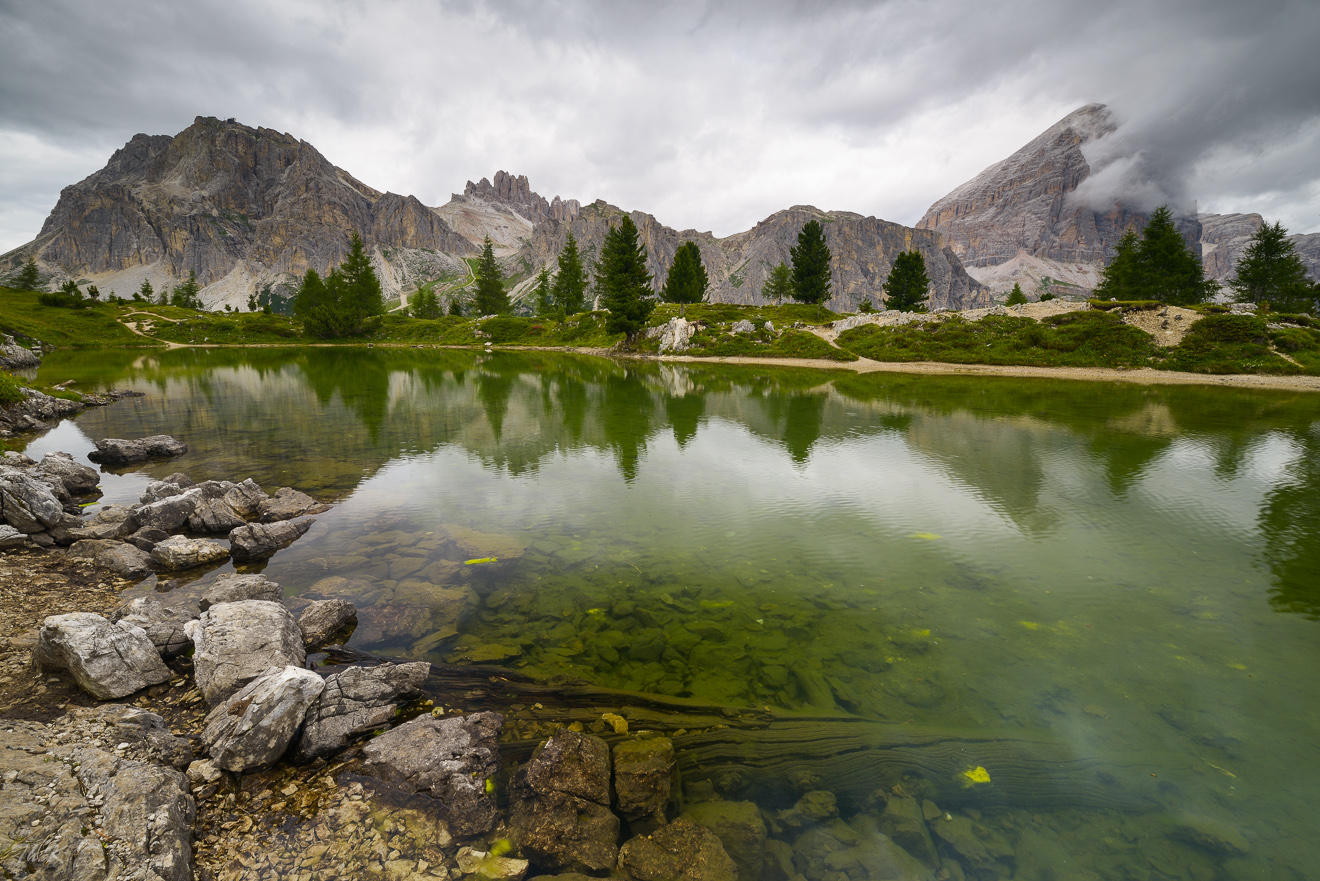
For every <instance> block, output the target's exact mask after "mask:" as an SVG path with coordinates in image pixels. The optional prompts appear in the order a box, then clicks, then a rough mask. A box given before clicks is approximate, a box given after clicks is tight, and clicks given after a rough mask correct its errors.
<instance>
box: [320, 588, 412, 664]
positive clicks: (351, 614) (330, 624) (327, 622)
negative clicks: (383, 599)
mask: <svg viewBox="0 0 1320 881" xmlns="http://www.w3.org/2000/svg"><path fill="white" fill-rule="evenodd" d="M356 621H357V607H356V606H354V605H353V604H352V603H350V602H349V601H348V600H313V601H312V602H310V603H308V604H307V608H305V609H303V610H302V614H300V615H299V616H298V628H299V629H300V630H302V632H303V644H304V645H306V646H307V647H308V648H312V647H314V646H321V645H324V644H325V643H326V642H328V641H329V640H330V638H331V637H332V636H334V635H335V634H336V633H339V632H340V631H341V630H344V629H345V628H347V627H348V626H349V625H350V624H353V623H355V622H356ZM428 667H429V665H428Z"/></svg>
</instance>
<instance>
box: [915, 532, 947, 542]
mask: <svg viewBox="0 0 1320 881" xmlns="http://www.w3.org/2000/svg"><path fill="white" fill-rule="evenodd" d="M908 538H924V539H925V540H926V541H935V540H937V539H940V538H943V536H940V535H936V534H935V533H933V532H914V533H912V534H911V535H909V536H908Z"/></svg>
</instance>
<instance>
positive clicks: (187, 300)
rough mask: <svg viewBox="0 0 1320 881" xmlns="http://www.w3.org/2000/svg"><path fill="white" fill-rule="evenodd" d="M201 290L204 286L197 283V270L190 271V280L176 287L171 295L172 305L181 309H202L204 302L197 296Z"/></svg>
mask: <svg viewBox="0 0 1320 881" xmlns="http://www.w3.org/2000/svg"><path fill="white" fill-rule="evenodd" d="M201 289H202V286H201V285H200V284H198V283H197V270H195V269H190V270H188V280H187V281H185V282H183V283H182V284H179V285H175V286H174V291H173V292H172V293H171V294H170V305H171V306H178V307H179V308H181V309H201V308H202V301H201V299H200V298H199V297H198V296H197V294H198V292H199V291H201Z"/></svg>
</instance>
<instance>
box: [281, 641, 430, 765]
mask: <svg viewBox="0 0 1320 881" xmlns="http://www.w3.org/2000/svg"><path fill="white" fill-rule="evenodd" d="M430 670H431V665H430V664H428V663H427V662H425V661H417V662H414V663H411V664H398V665H396V664H381V665H380V666H377V667H349V668H348V669H346V670H343V671H341V672H339V673H333V674H331V675H330V676H327V677H326V680H325V690H324V691H323V692H321V696H320V697H319V698H317V699H316V701H314V702H313V704H312V706H311V707H310V708H308V710H307V719H306V721H305V722H304V723H303V730H302V736H301V737H300V738H299V739H298V743H297V746H295V747H294V752H293V760H294V761H295V762H299V763H306V762H310V761H312V760H314V759H317V758H320V757H324V756H329V755H333V754H334V753H337V752H339V751H340V750H341V749H343V748H344V747H346V746H348V744H349V742H350V741H351V740H352V738H354V737H357V736H359V735H362V734H366V733H367V732H369V731H374V730H376V729H378V728H381V727H383V726H386V725H388V724H390V723H391V722H392V721H393V720H394V716H395V712H396V711H397V710H398V708H399V704H400V702H402V701H404V700H408V699H411V698H413V697H416V696H417V695H419V694H421V691H422V685H423V684H424V683H425V682H426V676H427V674H428V673H429V672H430Z"/></svg>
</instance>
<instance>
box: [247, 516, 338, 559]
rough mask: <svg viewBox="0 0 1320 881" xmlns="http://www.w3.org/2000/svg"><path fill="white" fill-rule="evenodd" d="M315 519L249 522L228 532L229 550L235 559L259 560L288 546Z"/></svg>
mask: <svg viewBox="0 0 1320 881" xmlns="http://www.w3.org/2000/svg"><path fill="white" fill-rule="evenodd" d="M315 522H316V521H315V520H300V521H299V522H297V523H290V522H289V521H287V520H285V521H283V522H280V523H249V524H248V525H247V526H240V527H238V528H237V529H234V530H231V531H230V533H229V545H230V551H231V553H232V554H233V555H234V559H235V560H261V559H265V558H266V557H269V556H271V555H272V554H274V553H275V552H276V551H278V550H279V549H280V548H284V547H288V546H289V545H291V544H293V543H294V542H295V541H297V540H298V539H300V538H302V537H303V535H304V534H305V533H306V532H307V530H309V529H311V528H312V524H313V523H315Z"/></svg>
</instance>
